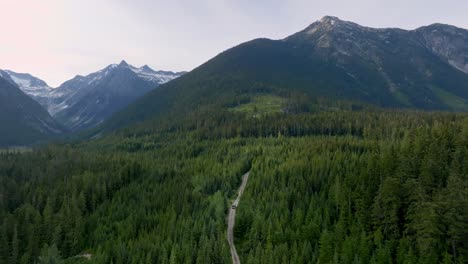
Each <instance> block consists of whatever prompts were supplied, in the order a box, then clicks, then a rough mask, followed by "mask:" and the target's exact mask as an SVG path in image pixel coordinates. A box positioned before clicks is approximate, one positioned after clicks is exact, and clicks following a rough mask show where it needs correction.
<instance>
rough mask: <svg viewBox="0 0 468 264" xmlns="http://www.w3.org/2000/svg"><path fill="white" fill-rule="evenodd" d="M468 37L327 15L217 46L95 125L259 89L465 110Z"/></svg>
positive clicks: (222, 102)
mask: <svg viewBox="0 0 468 264" xmlns="http://www.w3.org/2000/svg"><path fill="white" fill-rule="evenodd" d="M467 40H468V31H467V30H465V29H461V28H457V27H454V26H450V25H443V24H433V25H430V26H425V27H421V28H418V29H415V30H403V29H397V28H383V29H381V28H369V27H364V26H361V25H358V24H356V23H353V22H347V21H342V20H340V19H338V18H336V17H331V16H326V17H324V18H322V19H321V20H319V21H316V22H314V23H312V24H311V25H310V26H308V27H307V28H305V29H304V30H301V31H299V32H297V33H295V34H293V35H291V36H289V37H286V38H284V39H280V40H270V39H255V40H252V41H249V42H246V43H243V44H240V45H238V46H236V47H234V48H231V49H229V50H226V51H224V52H222V53H221V54H219V55H218V56H216V57H214V58H213V59H211V60H209V61H208V62H206V63H204V64H203V65H201V66H200V67H198V68H196V69H195V70H193V71H192V72H190V73H188V74H186V75H184V76H182V77H181V78H178V79H177V80H174V81H172V82H169V83H167V84H165V85H163V86H161V87H160V88H159V89H157V90H154V91H152V92H150V93H148V94H147V95H146V96H144V97H142V98H141V99H140V100H138V101H136V102H134V103H132V104H131V105H130V106H129V107H128V108H127V109H126V110H124V111H122V112H120V113H118V114H117V115H115V116H113V117H112V118H111V119H110V120H109V121H108V122H106V123H105V124H104V125H103V126H101V131H112V130H114V129H116V128H119V127H124V126H128V125H130V124H133V123H137V122H142V121H145V120H152V119H158V118H164V117H165V116H167V115H171V116H173V115H184V114H187V113H190V112H192V111H194V110H195V109H202V108H207V107H214V108H216V109H218V111H221V110H222V109H225V110H228V109H229V108H230V107H232V106H233V104H239V102H244V103H249V101H251V100H252V99H254V100H255V97H258V96H264V95H274V96H277V97H279V98H283V99H288V98H290V97H291V96H292V95H294V96H292V97H295V98H300V100H302V101H304V100H308V101H309V102H308V103H309V104H311V103H313V101H314V100H316V99H319V98H324V99H326V100H332V101H339V100H344V101H352V102H357V103H360V104H370V105H376V106H379V107H389V108H413V109H423V110H445V111H467V110H468V71H467V68H468V41H467ZM284 108H285V107H284V106H283V109H284Z"/></svg>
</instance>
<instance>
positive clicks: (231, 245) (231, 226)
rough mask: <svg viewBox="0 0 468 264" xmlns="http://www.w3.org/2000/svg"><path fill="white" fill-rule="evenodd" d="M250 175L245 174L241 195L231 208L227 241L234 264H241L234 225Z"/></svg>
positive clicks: (240, 188)
mask: <svg viewBox="0 0 468 264" xmlns="http://www.w3.org/2000/svg"><path fill="white" fill-rule="evenodd" d="M249 174H250V171H249V172H247V173H246V174H244V176H242V184H241V186H240V187H239V194H238V195H237V198H236V200H235V201H234V202H233V203H232V205H231V207H230V208H229V215H228V228H227V240H228V243H229V248H230V249H231V256H232V263H233V264H240V260H239V255H237V251H236V245H234V224H235V222H236V210H237V206H238V205H239V201H240V198H241V196H242V193H243V192H244V189H245V186H246V185H247V181H248V180H249ZM233 207H234V208H233Z"/></svg>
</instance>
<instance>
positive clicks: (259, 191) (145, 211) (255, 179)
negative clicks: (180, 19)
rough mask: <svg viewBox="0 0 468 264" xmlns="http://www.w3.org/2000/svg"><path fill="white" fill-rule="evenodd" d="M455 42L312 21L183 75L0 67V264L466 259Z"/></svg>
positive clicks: (467, 123) (465, 173) (461, 68)
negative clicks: (50, 74)
mask: <svg viewBox="0 0 468 264" xmlns="http://www.w3.org/2000/svg"><path fill="white" fill-rule="evenodd" d="M112 22H114V21H112ZM80 25H81V24H80ZM184 26H185V25H184ZM123 28H124V27H122V30H123ZM184 29H185V27H184ZM132 30H133V29H132ZM138 30H142V29H138ZM138 30H135V32H138ZM184 36H185V35H184ZM466 40H468V30H466V29H462V28H457V27H454V26H450V25H444V24H432V25H429V26H424V27H419V28H417V29H414V30H404V29H398V28H371V27H367V26H362V25H359V24H356V23H354V22H350V21H345V20H341V19H339V18H337V17H332V16H325V17H323V18H322V19H320V20H317V21H315V22H313V23H312V24H310V25H309V26H307V27H306V28H305V29H303V30H300V31H299V32H297V33H294V34H292V35H289V36H288V37H285V38H281V39H277V40H272V39H265V38H260V39H254V40H251V41H248V42H245V43H242V44H239V45H237V46H235V47H233V48H230V49H227V50H225V51H223V52H221V53H220V54H218V55H217V56H215V57H213V58H212V59H210V60H208V61H206V62H205V63H203V64H202V65H200V66H198V67H196V68H195V69H193V70H192V71H190V72H187V73H186V72H167V71H154V70H152V69H151V68H149V67H148V66H142V67H139V68H138V67H134V66H132V65H130V64H128V63H127V62H126V61H122V62H120V63H119V64H110V65H109V66H107V67H105V68H103V69H102V70H99V71H97V72H94V73H91V74H89V75H86V76H79V75H78V76H76V77H75V78H73V79H71V80H69V81H66V82H65V83H63V84H62V85H60V86H59V87H58V88H51V87H49V86H48V85H47V83H46V82H44V81H42V80H40V79H38V78H36V77H34V76H32V75H30V74H24V73H16V72H13V71H10V70H9V71H0V121H1V122H2V126H1V127H0V264H3V263H7V264H16V263H21V264H28V263H39V264H50V263H58V264H87V263H96V264H107V263H114V264H117V263H122V264H123V263H145V264H146V263H147V264H149V263H166V264H175V263H193V264H205V263H245V264H264V263H268V264H275V263H356V264H357V263H378V264H393V263H398V264H400V263H401V264H419V263H424V264H426V263H427V264H437V263H456V264H461V263H466V262H467V261H468V243H467V241H466V238H467V237H468V199H467V197H468V162H467V160H468V113H467V112H466V110H467V109H468V105H467V102H468V73H467V72H466V59H467V58H468V53H467V51H468V49H467V46H466V43H468V42H465V41H466ZM183 56H184V54H181V55H180V57H181V58H183ZM233 199H234V200H233Z"/></svg>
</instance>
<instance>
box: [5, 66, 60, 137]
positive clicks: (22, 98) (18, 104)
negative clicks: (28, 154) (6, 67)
mask: <svg viewBox="0 0 468 264" xmlns="http://www.w3.org/2000/svg"><path fill="white" fill-rule="evenodd" d="M3 76H4V77H3ZM0 124H1V126H0V127H1V128H0V146H18V145H25V144H31V143H35V142H37V141H40V140H44V139H47V138H49V137H51V136H53V135H57V134H59V133H61V132H63V128H62V127H61V126H60V125H59V124H58V123H57V122H55V121H54V119H53V118H52V117H51V116H50V115H49V114H48V113H47V111H46V110H45V109H43V108H42V107H41V105H39V103H37V102H36V101H34V100H33V99H31V98H30V97H29V96H27V95H26V94H24V93H23V92H22V91H21V90H20V89H19V87H18V86H16V85H15V84H14V82H13V80H11V79H10V78H9V77H8V75H7V74H6V73H5V72H3V71H0Z"/></svg>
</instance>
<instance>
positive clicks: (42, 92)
mask: <svg viewBox="0 0 468 264" xmlns="http://www.w3.org/2000/svg"><path fill="white" fill-rule="evenodd" d="M5 72H6V73H8V75H9V76H10V78H11V79H12V80H13V81H14V82H15V83H16V84H17V85H18V87H19V88H20V89H21V90H22V91H23V92H24V93H25V94H27V95H29V96H30V97H32V98H33V99H34V100H36V101H37V102H39V103H40V104H41V105H42V106H43V107H45V108H47V107H48V105H49V96H50V93H51V92H52V90H53V88H52V87H50V86H49V85H47V83H46V82H45V81H43V80H41V79H39V78H37V77H34V76H32V75H31V74H29V73H17V72H14V71H10V70H5Z"/></svg>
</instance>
